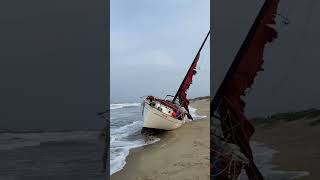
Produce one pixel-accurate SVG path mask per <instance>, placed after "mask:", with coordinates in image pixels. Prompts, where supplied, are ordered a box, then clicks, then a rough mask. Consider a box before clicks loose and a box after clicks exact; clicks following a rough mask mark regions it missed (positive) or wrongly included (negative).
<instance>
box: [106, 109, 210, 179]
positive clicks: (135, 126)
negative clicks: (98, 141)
mask: <svg viewBox="0 0 320 180" xmlns="http://www.w3.org/2000/svg"><path fill="white" fill-rule="evenodd" d="M138 106H140V104H139V103H123V104H111V113H110V115H111V125H113V124H114V126H113V127H114V128H111V130H110V145H111V146H110V175H112V174H114V173H116V172H118V171H120V170H121V169H123V167H124V166H125V164H126V157H127V156H128V155H129V151H130V149H132V148H137V147H141V146H145V145H149V144H152V143H155V142H158V141H159V140H160V139H159V138H154V139H153V140H151V141H148V142H145V140H144V138H143V136H140V135H139V134H140V130H141V129H142V125H143V120H142V117H141V109H139V108H136V110H135V109H133V110H135V111H134V113H128V111H127V110H125V109H123V111H120V112H118V110H119V109H120V108H124V107H138ZM115 109H118V110H117V111H114V110H115ZM189 110H190V114H191V116H192V117H193V118H194V120H197V119H202V118H205V117H206V116H200V115H198V114H197V113H196V110H197V109H195V108H193V107H189ZM131 116H132V117H131ZM124 118H127V119H128V121H130V120H131V119H135V120H133V121H130V122H128V124H125V125H122V126H119V127H117V126H116V125H115V124H116V123H117V122H119V121H121V120H123V119H124Z"/></svg>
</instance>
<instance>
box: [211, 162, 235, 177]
mask: <svg viewBox="0 0 320 180" xmlns="http://www.w3.org/2000/svg"><path fill="white" fill-rule="evenodd" d="M232 161H233V159H232V160H231V161H230V163H229V164H228V165H227V166H226V167H225V168H224V169H223V170H222V171H220V172H219V173H217V174H213V175H212V176H213V177H216V176H219V175H221V174H222V173H223V172H224V171H226V170H227V169H228V167H229V166H230V164H231V163H232Z"/></svg>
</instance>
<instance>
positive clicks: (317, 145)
mask: <svg viewBox="0 0 320 180" xmlns="http://www.w3.org/2000/svg"><path fill="white" fill-rule="evenodd" d="M303 113H305V114H303ZM307 113H308V111H302V112H298V113H296V114H298V116H297V117H294V118H292V117H290V116H291V115H290V116H288V117H286V116H283V117H280V118H279V117H277V118H276V117H275V116H274V117H273V118H272V117H271V118H265V119H262V121H261V122H258V123H257V122H254V126H255V128H256V132H255V133H254V136H253V138H252V140H253V141H258V142H261V143H264V144H265V145H266V146H268V147H270V148H272V149H274V150H276V151H277V152H276V153H275V154H274V155H273V157H272V164H273V165H275V167H274V168H273V169H274V170H278V171H286V172H289V173H290V172H291V173H294V172H301V173H309V174H308V175H305V176H301V177H297V180H314V179H320V172H319V170H318V169H319V168H317V167H318V163H319V162H320V141H317V140H316V138H317V137H319V136H320V124H314V123H315V122H318V121H319V120H318V119H319V116H318V114H316V113H314V114H311V113H310V112H309V114H307ZM283 114H285V113H283ZM291 114H294V113H291ZM310 114H311V116H310ZM288 115H289V113H288ZM313 124H314V125H313Z"/></svg>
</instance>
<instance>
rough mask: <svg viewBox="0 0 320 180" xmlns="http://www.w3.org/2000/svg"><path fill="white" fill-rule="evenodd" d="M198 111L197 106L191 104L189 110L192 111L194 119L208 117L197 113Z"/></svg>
mask: <svg viewBox="0 0 320 180" xmlns="http://www.w3.org/2000/svg"><path fill="white" fill-rule="evenodd" d="M196 111H197V109H196V108H193V107H191V106H189V112H190V114H191V116H192V117H193V120H198V119H203V118H206V117H207V116H201V115H199V114H197V113H196Z"/></svg>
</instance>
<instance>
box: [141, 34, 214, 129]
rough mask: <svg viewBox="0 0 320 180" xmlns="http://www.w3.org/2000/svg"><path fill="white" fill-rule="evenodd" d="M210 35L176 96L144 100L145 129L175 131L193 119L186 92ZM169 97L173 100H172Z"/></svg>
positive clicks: (151, 97)
mask: <svg viewBox="0 0 320 180" xmlns="http://www.w3.org/2000/svg"><path fill="white" fill-rule="evenodd" d="M209 34H210V31H209V32H208V34H207V35H206V37H205V39H204V41H203V43H202V45H201V47H200V49H199V51H198V53H197V55H196V56H195V58H194V60H193V62H192V64H191V66H190V68H189V70H188V71H187V74H186V76H185V77H184V79H183V81H182V83H181V85H180V87H179V89H178V91H177V92H176V94H175V96H172V95H167V96H166V97H165V98H164V99H160V98H157V97H155V96H147V97H146V98H145V99H144V100H143V102H142V116H143V129H146V128H147V129H155V130H173V129H177V128H179V127H181V126H182V125H183V124H184V123H185V122H186V121H187V120H188V119H191V120H192V119H193V118H192V116H191V115H190V112H189V108H188V105H189V100H188V99H187V94H186V91H187V90H188V89H189V87H190V85H191V83H192V77H193V76H194V75H195V74H196V66H197V62H198V60H199V57H200V52H201V50H202V48H203V45H204V44H205V42H206V40H207V38H208V36H209ZM168 97H172V98H173V99H172V100H170V99H168Z"/></svg>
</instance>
